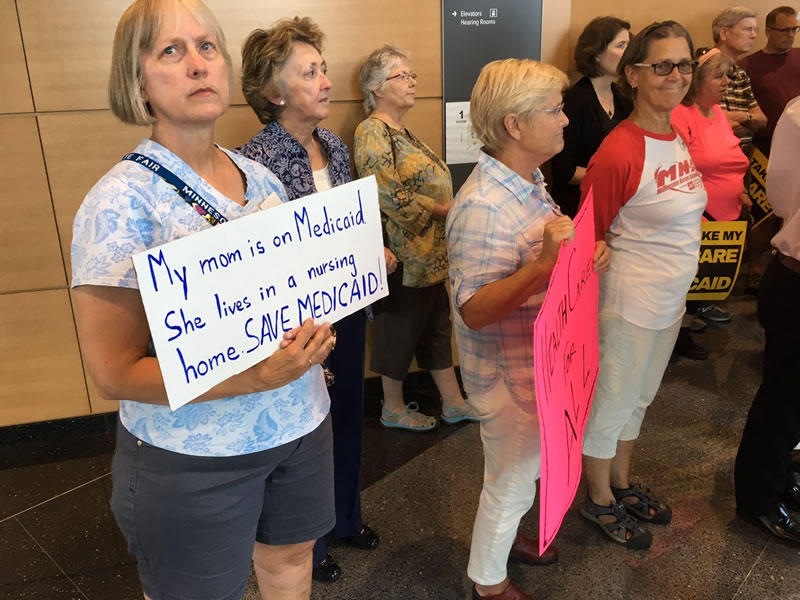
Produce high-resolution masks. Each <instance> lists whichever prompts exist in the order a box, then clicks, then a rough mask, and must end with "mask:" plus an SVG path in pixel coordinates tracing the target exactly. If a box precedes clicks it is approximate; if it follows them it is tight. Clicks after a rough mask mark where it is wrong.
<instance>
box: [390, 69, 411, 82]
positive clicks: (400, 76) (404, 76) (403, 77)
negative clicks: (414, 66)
mask: <svg viewBox="0 0 800 600" xmlns="http://www.w3.org/2000/svg"><path fill="white" fill-rule="evenodd" d="M392 79H397V80H398V81H408V80H409V79H413V80H414V81H416V80H417V74H416V73H409V72H408V71H400V72H399V73H397V74H396V75H392V76H391V77H387V78H386V81H390V80H392Z"/></svg>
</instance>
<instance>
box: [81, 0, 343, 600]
mask: <svg viewBox="0 0 800 600" xmlns="http://www.w3.org/2000/svg"><path fill="white" fill-rule="evenodd" d="M112 64H113V67H112V73H111V78H110V81H109V90H110V93H109V95H110V97H111V105H112V107H113V111H114V113H115V114H116V115H117V116H118V117H119V118H120V119H121V120H123V121H125V122H127V123H136V124H145V123H149V124H151V125H152V132H151V135H150V137H149V138H147V139H144V140H142V142H141V143H139V145H138V146H137V147H136V148H135V150H134V151H133V152H131V153H129V154H126V155H125V156H124V157H123V160H121V161H120V162H119V163H117V164H116V165H114V166H113V167H112V168H111V169H110V170H109V171H108V172H107V173H106V174H105V175H104V176H103V177H102V178H101V179H100V180H99V181H98V182H97V183H96V184H95V185H94V187H93V188H92V189H91V190H90V191H89V193H88V194H87V195H86V198H85V199H84V201H83V203H82V204H81V206H80V208H79V209H78V212H77V214H76V216H75V221H74V224H73V237H72V287H73V288H74V292H73V302H74V309H75V320H76V324H77V329H78V336H79V338H80V342H81V350H82V353H83V357H84V360H85V361H86V366H87V370H88V371H89V374H90V376H91V377H92V379H93V380H94V382H95V384H96V385H97V387H98V389H99V391H100V394H101V395H102V396H103V397H105V398H108V399H115V400H119V401H120V402H119V422H118V427H117V440H116V449H115V452H114V460H113V463H112V468H111V472H112V485H113V491H112V496H111V510H112V512H113V514H114V517H115V518H116V520H117V523H118V525H119V527H120V529H121V530H122V533H123V535H124V537H125V539H126V540H127V542H128V550H129V552H130V553H131V554H132V555H134V556H135V557H136V562H137V566H138V571H139V579H140V581H141V585H142V589H143V591H144V594H145V598H148V599H153V600H155V599H159V600H162V599H164V600H166V599H168V598H196V599H198V600H212V599H213V600H223V599H224V600H235V599H238V598H241V596H242V594H243V593H244V590H245V588H246V586H247V582H248V579H249V576H250V573H251V571H252V570H253V567H254V568H255V573H256V578H257V580H258V586H259V589H260V591H261V594H262V597H263V598H270V599H272V598H292V599H293V600H294V599H298V598H308V597H309V596H310V594H311V554H312V546H313V544H314V540H315V539H316V538H317V537H318V536H320V535H322V534H324V533H325V532H327V531H329V530H330V528H331V527H332V526H333V523H334V510H333V493H332V488H333V460H332V451H331V446H332V442H331V426H330V417H329V416H328V409H329V404H330V400H329V398H328V394H327V391H326V389H325V380H324V377H323V374H322V369H321V367H320V363H321V362H322V361H324V360H325V359H326V357H327V356H328V354H329V352H330V351H331V349H332V347H333V345H334V341H335V340H334V338H333V337H332V336H331V330H330V326H329V325H328V324H321V325H316V324H315V323H314V322H313V321H311V320H310V319H308V320H306V321H305V322H304V323H303V324H302V326H300V327H297V328H295V329H293V330H291V331H290V332H287V333H286V335H285V336H284V339H283V340H282V341H281V343H280V347H279V349H278V350H276V351H275V352H274V353H273V354H272V355H270V356H269V357H268V358H266V359H264V360H262V361H261V362H259V363H257V364H256V365H254V366H252V367H250V368H249V369H246V370H245V371H243V372H241V373H239V374H237V375H234V376H233V377H230V378H229V379H227V380H225V381H223V382H222V383H220V384H218V385H216V386H215V387H213V388H211V389H210V390H209V391H208V392H206V393H205V394H203V395H201V396H200V397H198V398H196V399H195V400H194V401H192V402H190V403H189V404H186V405H185V406H182V407H180V408H178V409H176V410H170V407H169V406H168V401H167V394H166V391H165V387H164V381H163V378H162V374H161V373H162V370H161V367H162V366H163V365H162V362H160V361H165V360H168V359H170V360H174V355H173V356H172V357H164V356H159V357H156V356H155V353H154V352H153V351H152V350H151V348H150V339H151V335H150V329H149V327H148V321H147V318H146V315H145V311H144V307H143V305H142V298H141V295H140V293H139V281H138V280H137V278H136V273H135V271H134V269H133V268H132V264H131V256H132V255H134V254H136V253H139V252H143V251H146V250H148V249H150V248H154V247H156V246H159V245H161V244H165V243H167V242H170V241H173V240H176V239H179V238H183V237H186V236H188V235H192V234H194V233H196V232H199V231H203V230H206V229H208V228H209V227H213V226H216V225H220V226H225V223H226V222H227V221H229V220H231V219H236V218H239V217H243V216H246V215H250V214H253V213H255V212H256V211H258V210H259V207H260V205H261V204H262V203H263V202H264V201H265V199H266V198H268V197H270V196H271V195H273V196H274V195H277V196H278V198H280V199H281V200H283V201H285V200H286V192H285V191H284V189H283V186H282V185H281V183H280V181H278V180H277V179H276V178H275V176H274V175H273V174H272V173H270V172H269V171H268V170H267V169H265V168H264V167H263V166H261V165H259V164H257V163H255V162H253V161H251V160H249V159H247V158H245V157H243V156H241V155H238V154H236V153H233V152H230V151H228V150H225V149H223V148H220V147H219V146H217V145H216V144H215V143H214V132H215V125H216V121H217V119H218V118H219V117H221V116H222V115H223V113H224V112H225V111H226V110H227V108H228V103H229V99H230V80H231V68H230V57H229V56H228V53H227V51H226V50H225V39H224V37H223V35H222V31H221V30H220V27H219V24H218V23H217V21H216V19H215V18H214V16H213V15H212V14H211V12H209V10H208V9H207V8H206V7H205V6H204V5H203V4H202V2H199V1H198V0H138V1H137V2H134V3H133V4H132V5H131V6H130V7H129V8H128V10H127V11H126V12H125V13H124V14H123V15H122V17H121V19H120V22H119V26H118V27H117V33H116V36H115V40H114V53H113V57H112ZM187 188H188V190H190V193H187V192H186V190H187ZM179 190H181V191H179ZM187 310H188V308H187ZM184 334H185V335H191V332H190V331H182V332H181V333H180V334H179V335H184ZM196 346H198V344H192V343H191V340H189V341H188V342H187V343H184V344H183V345H182V347H181V350H182V351H183V354H181V353H180V351H179V356H180V359H181V361H185V362H184V368H185V369H186V367H185V365H186V364H190V365H192V364H193V363H197V361H198V360H200V359H201V357H207V356H208V354H207V351H208V348H198V347H196ZM204 352H206V353H205V354H204ZM184 355H185V356H184ZM228 356H229V358H230V354H229V355H228ZM197 364H199V363H197ZM190 368H191V367H190ZM199 370H200V367H199V366H198V368H197V371H199ZM186 377H187V379H189V377H191V371H190V370H187V371H186ZM195 377H196V375H195Z"/></svg>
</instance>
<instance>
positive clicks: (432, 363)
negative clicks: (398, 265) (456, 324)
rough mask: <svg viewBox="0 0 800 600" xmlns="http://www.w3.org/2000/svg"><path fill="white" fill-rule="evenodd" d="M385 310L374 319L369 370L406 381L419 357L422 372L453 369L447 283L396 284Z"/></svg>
mask: <svg viewBox="0 0 800 600" xmlns="http://www.w3.org/2000/svg"><path fill="white" fill-rule="evenodd" d="M389 293H390V296H389V298H388V299H387V302H386V303H385V304H384V307H385V308H384V311H383V312H382V313H380V314H378V315H376V316H375V321H374V322H373V328H372V333H373V336H372V353H371V356H370V365H369V368H370V369H371V370H373V371H375V372H376V373H380V374H381V375H386V376H387V377H391V378H392V379H404V378H405V376H406V374H407V373H408V368H409V367H410V366H411V360H412V359H413V358H415V357H416V359H417V365H418V366H419V368H420V369H424V370H426V371H430V370H432V369H447V368H449V367H452V366H453V349H452V347H451V345H450V339H451V333H452V331H453V326H452V323H451V322H450V300H449V299H448V297H447V288H446V287H445V284H444V283H437V284H436V285H432V286H430V287H423V288H412V287H406V286H404V285H400V284H399V283H398V282H397V281H396V280H395V282H394V285H392V281H391V280H390V284H389Z"/></svg>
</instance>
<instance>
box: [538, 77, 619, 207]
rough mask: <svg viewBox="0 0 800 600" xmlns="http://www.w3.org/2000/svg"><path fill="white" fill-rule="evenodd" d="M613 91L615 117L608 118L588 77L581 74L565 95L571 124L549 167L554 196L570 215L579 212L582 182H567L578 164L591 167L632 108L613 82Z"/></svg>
mask: <svg viewBox="0 0 800 600" xmlns="http://www.w3.org/2000/svg"><path fill="white" fill-rule="evenodd" d="M611 92H612V93H613V94H614V116H613V117H609V116H608V113H607V112H606V111H605V109H604V108H603V105H602V104H600V100H599V99H598V98H597V94H596V93H595V91H594V87H593V86H592V82H591V81H590V80H589V78H588V77H581V78H580V79H579V80H578V81H577V82H576V83H575V85H573V86H572V88H570V90H569V91H568V92H567V93H566V94H565V95H564V114H566V115H567V118H568V119H569V125H567V126H566V127H565V128H564V149H563V150H562V151H561V152H559V153H558V154H556V155H555V156H554V157H553V158H552V160H551V162H550V167H551V169H552V172H553V190H552V196H553V198H554V199H555V201H556V202H558V204H559V206H560V207H561V210H562V212H564V214H566V215H569V216H570V217H574V216H575V214H576V213H577V212H578V202H580V198H581V189H580V185H574V184H569V183H567V182H568V181H569V180H570V179H572V176H573V175H575V167H586V166H588V165H589V159H590V158H592V155H593V154H594V153H595V152H596V151H597V149H598V148H599V147H600V143H601V142H602V141H603V140H604V139H605V137H606V136H607V135H608V134H609V132H610V131H611V130H612V129H614V127H616V126H617V124H619V123H620V121H623V120H624V119H626V118H627V117H628V115H630V114H631V111H632V110H633V102H632V101H631V100H629V99H628V98H626V97H624V96H623V95H622V94H621V92H620V90H619V88H618V87H617V86H616V84H613V83H612V84H611Z"/></svg>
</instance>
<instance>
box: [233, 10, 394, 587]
mask: <svg viewBox="0 0 800 600" xmlns="http://www.w3.org/2000/svg"><path fill="white" fill-rule="evenodd" d="M323 37H324V36H323V33H322V31H320V29H319V27H317V25H316V24H314V22H313V21H311V19H309V18H308V17H306V18H302V19H301V18H299V17H295V18H294V19H286V20H283V21H279V22H278V23H276V24H275V25H274V26H273V27H272V28H270V29H269V30H262V29H257V30H255V31H253V32H252V33H251V34H250V35H249V36H248V38H247V40H246V41H245V43H244V46H243V48H242V91H243V92H244V96H245V98H246V99H247V102H248V103H249V104H250V106H251V107H252V108H253V110H254V111H255V113H256V115H258V118H259V120H260V121H261V122H262V123H264V125H265V127H264V129H263V130H261V132H259V133H258V134H256V135H255V136H254V137H253V138H252V139H251V140H250V141H249V142H247V143H246V144H244V145H243V146H241V147H240V148H237V151H238V152H241V153H242V154H244V155H245V156H247V157H248V158H251V159H253V160H255V161H257V162H259V163H261V164H263V165H264V166H266V167H268V168H269V169H270V170H271V171H272V172H273V173H275V174H276V175H277V176H278V179H280V180H281V182H283V185H284V187H285V188H286V193H287V194H288V196H289V199H290V200H295V199H297V198H302V197H303V196H307V195H308V194H313V193H315V192H322V191H325V190H328V189H330V188H331V187H334V186H337V185H341V184H343V183H347V182H349V181H350V179H351V178H350V154H349V152H348V149H347V146H346V145H345V143H344V142H343V141H342V140H341V139H339V137H338V136H337V135H336V134H335V133H333V132H332V131H330V130H328V129H324V128H322V127H319V126H318V125H319V123H320V122H321V121H322V120H323V119H326V118H327V117H328V114H329V112H330V90H331V82H330V80H329V79H328V77H327V76H326V71H327V66H326V64H325V60H324V59H323V58H322V56H321V52H322V41H323ZM385 253H386V266H387V272H389V273H391V272H392V271H393V270H394V267H395V265H396V260H395V258H394V255H393V254H392V253H391V252H389V251H388V250H385ZM365 331H366V317H365V313H364V312H363V311H358V312H356V313H353V314H352V315H350V316H348V317H345V318H344V319H342V320H341V321H339V322H338V323H337V324H336V332H337V339H338V345H337V347H336V350H334V351H333V352H331V355H330V357H329V358H328V361H327V366H328V368H329V369H330V370H331V372H332V375H333V382H332V383H331V384H330V386H329V387H328V391H329V392H330V396H331V420H332V424H333V460H334V491H335V494H334V496H335V499H336V526H335V527H334V528H333V530H332V531H331V532H330V534H331V536H333V537H335V538H339V539H342V540H344V541H345V542H347V543H349V544H350V545H353V546H356V547H358V548H362V549H366V550H372V549H374V548H376V547H377V545H378V536H377V534H376V533H375V532H374V531H373V530H372V529H370V528H369V527H368V526H366V525H364V523H363V521H362V519H361V478H360V472H361V444H362V438H363V435H364V431H363V430H364V354H365V345H366V339H365V338H366V334H365ZM313 573H314V579H316V580H318V581H326V582H331V581H335V580H336V579H338V578H339V576H340V574H341V569H340V567H339V566H338V565H337V564H336V563H335V562H334V560H333V558H332V557H331V556H330V555H329V554H328V549H327V544H326V543H325V539H324V537H321V538H320V539H319V540H317V543H316V545H315V546H314V571H313Z"/></svg>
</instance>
